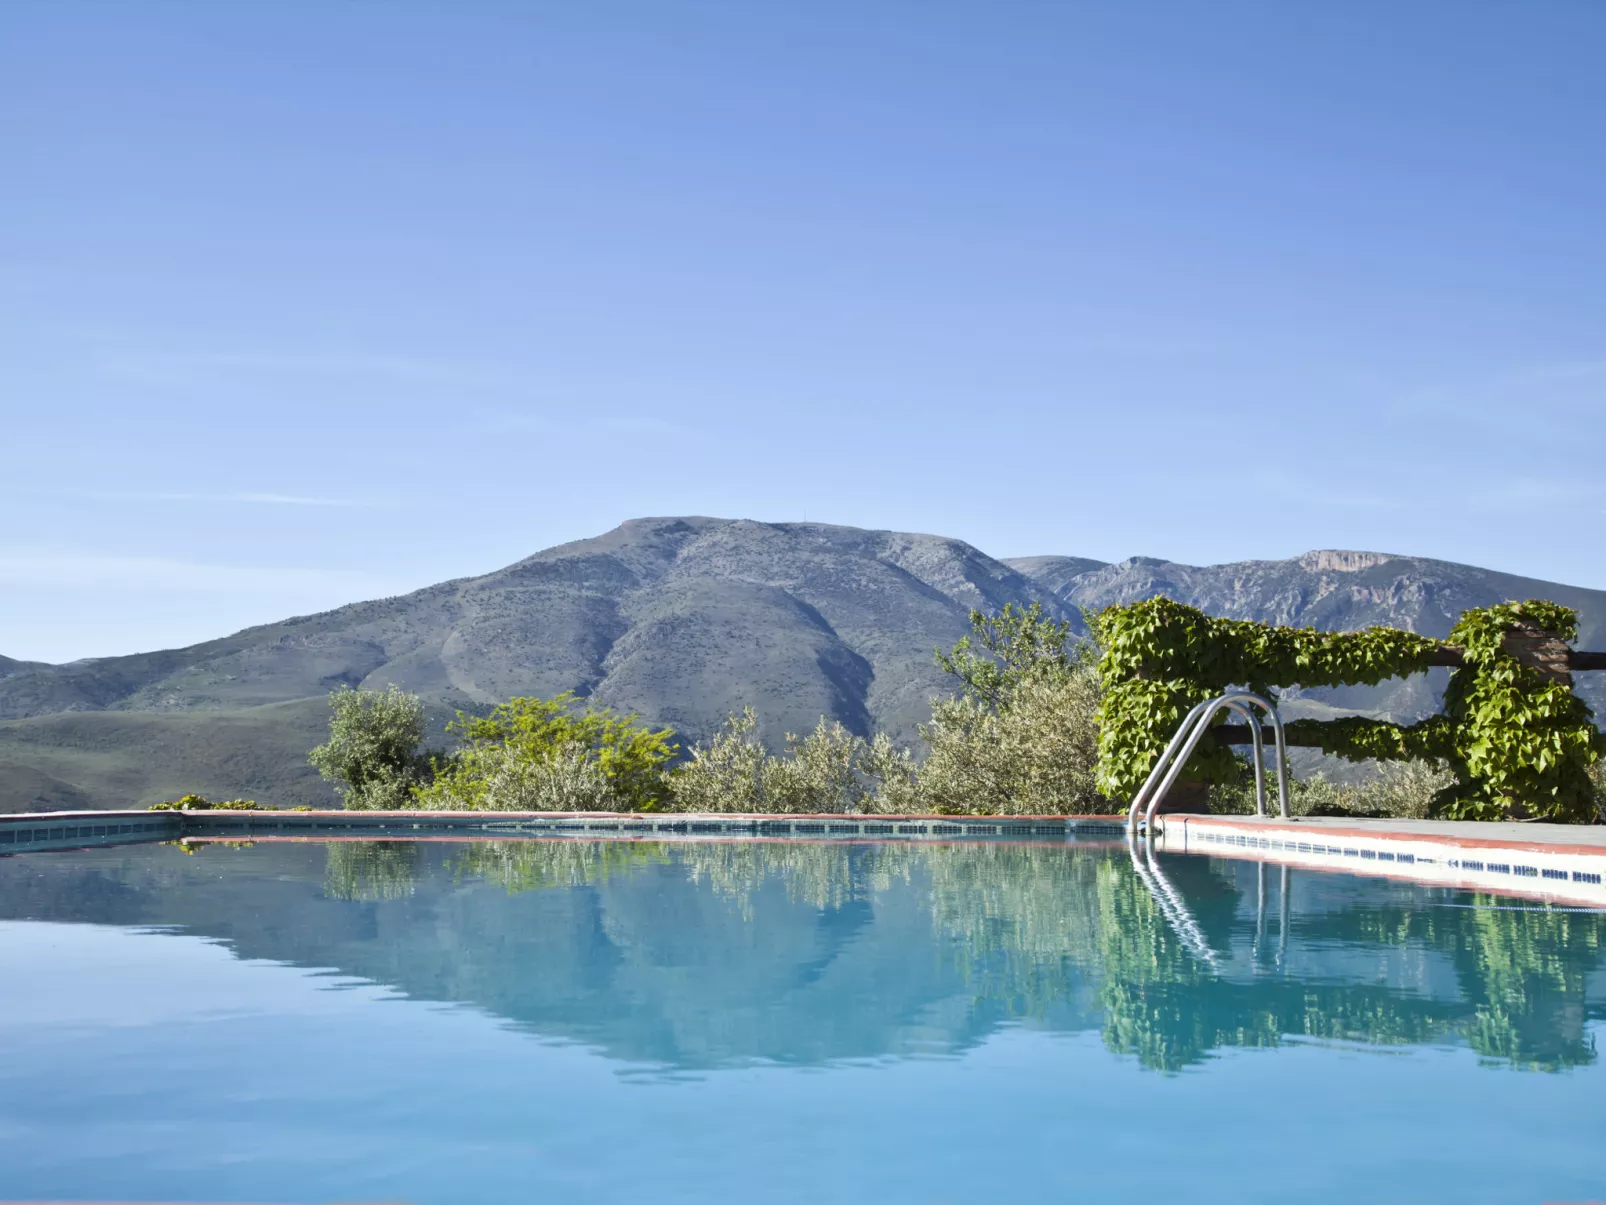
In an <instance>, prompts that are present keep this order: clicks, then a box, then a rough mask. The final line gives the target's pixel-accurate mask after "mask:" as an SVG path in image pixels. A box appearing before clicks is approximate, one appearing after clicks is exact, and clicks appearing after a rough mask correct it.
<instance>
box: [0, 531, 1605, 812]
mask: <svg viewBox="0 0 1606 1205" xmlns="http://www.w3.org/2000/svg"><path fill="white" fill-rule="evenodd" d="M1156 594H1166V595H1169V596H1170V597H1172V598H1175V599H1178V600H1179V601H1182V602H1186V603H1190V604H1192V605H1195V606H1199V607H1201V608H1203V609H1204V610H1206V611H1209V612H1211V613H1212V614H1218V615H1224V616H1230V617H1233V618H1242V619H1255V620H1261V621H1266V622H1272V623H1284V624H1299V625H1313V626H1316V627H1320V628H1324V629H1333V630H1342V629H1351V628H1356V627H1363V626H1366V625H1368V624H1375V623H1383V624H1392V625H1395V626H1399V627H1405V628H1409V629H1412V630H1414V631H1418V632H1422V633H1424V634H1426V635H1430V636H1443V635H1445V634H1447V633H1448V631H1449V629H1450V626H1451V625H1452V624H1453V623H1454V621H1455V618H1456V617H1457V616H1458V615H1459V614H1460V613H1461V611H1462V610H1464V609H1465V608H1467V607H1474V606H1487V605H1489V604H1491V603H1495V602H1500V601H1504V600H1506V599H1513V598H1518V599H1520V598H1550V599H1554V600H1555V601H1557V602H1561V603H1564V604H1566V605H1568V606H1571V607H1575V608H1577V609H1578V611H1579V613H1580V629H1581V630H1580V638H1579V645H1580V647H1587V648H1600V647H1606V592H1603V591H1597V590H1587V589H1582V588H1579V587H1572V586H1565V585H1560V584H1557V583H1552V582H1541V581H1535V580H1533V579H1528V578H1521V577H1515V576H1512V575H1509V574H1501V573H1496V572H1493V571H1490V570H1485V569H1478V568H1474V567H1471V566H1466V565H1457V564H1451V563H1448V562H1443V561H1434V560H1429V559H1426V558H1420V557H1409V556H1393V555H1387V554H1381V553H1370V552H1345V551H1317V552H1310V553H1306V554H1305V555H1304V556H1301V557H1298V558H1295V559H1291V560H1280V561H1245V562H1239V563H1235V564H1228V565H1214V566H1204V567H1199V566H1190V565H1180V564H1175V563H1172V562H1169V561H1164V560H1158V559H1155V558H1151V557H1133V558H1130V559H1128V560H1125V561H1121V562H1119V563H1117V564H1108V563H1105V562H1101V561H1095V560H1089V559H1086V558H1081V557H1072V556H1037V557H1022V558H1006V559H1002V560H1000V559H995V558H993V557H990V556H988V555H986V554H985V553H983V552H981V551H979V550H978V549H976V548H974V547H972V546H971V545H969V544H966V543H964V542H963V541H960V540H954V539H948V538H944V537H940V536H931V535H917V534H907V533H900V532H888V531H867V530H862V529H859V528H852V527H838V526H829V525H825V524H817V523H759V522H753V521H750V520H728V519H711V518H702V517H683V518H649V519H635V520H631V521H629V522H627V523H624V524H622V525H621V526H619V527H617V528H615V529H614V530H613V531H610V532H607V533H605V534H603V535H601V536H598V537H596V538H594V539H589V540H581V541H578V542H575V543H571V544H563V545H559V546H558V547H556V548H550V549H547V550H546V551H544V552H538V553H536V554H535V555H534V556H531V557H529V558H527V559H525V560H522V561H519V562H518V563H517V564H514V565H510V566H508V567H507V568H505V569H500V570H497V571H496V572H494V573H490V574H487V575H485V576H483V577H474V578H463V579H459V580H457V581H450V582H443V583H441V584H439V585H435V586H430V587H427V588H425V589H423V590H418V591H415V592H414V593H411V594H406V595H401V596H398V597H395V598H386V599H379V600H375V601H371V602H360V603H354V604H352V605H350V606H346V607H341V608H339V609H337V610H333V611H327V612H324V613H322V614H317V615H308V616H299V617H296V618H292V619H286V620H283V621H281V622H278V623H273V624H266V625H264V626H261V627H255V628H248V629H246V630H245V631H242V632H237V633H235V634H234V635H232V636H226V637H224V638H222V639H219V640H212V641H207V642H205V643H202V644H197V645H192V646H190V647H188V648H183V649H168V650H162V651H159V652H153V653H141V654H135V655H132V656H126V657H101V658H93V659H89V660H84V661H76V662H71V663H69V664H65V665H47V664H42V663H39V662H26V661H16V660H13V659H10V658H6V657H0V811H22V810H34V809H55V808H73V807H117V806H130V805H142V804H146V803H150V802H154V801H156V800H159V799H164V798H172V797H174V796H176V795H178V794H182V793H184V792H186V791H199V792H201V793H203V794H207V795H210V796H213V797H234V796H245V797H250V798H257V799H260V800H262V801H263V802H272V803H275V804H279V805H289V804H298V803H307V804H324V805H327V804H330V803H332V802H333V801H334V795H333V792H332V790H331V789H330V788H329V787H328V786H327V785H326V784H324V783H323V782H321V781H320V780H319V779H318V778H317V776H316V775H315V774H314V772H313V771H312V770H311V769H310V767H308V766H307V764H306V752H307V750H308V749H309V748H311V747H312V746H313V745H314V744H317V743H318V742H319V741H320V740H321V739H322V737H323V733H324V730H325V726H326V724H327V719H328V707H327V702H326V700H327V696H328V693H329V692H330V691H331V690H333V689H335V688H336V687H339V686H341V685H349V686H358V687H365V688H383V687H385V686H387V685H390V684H392V683H394V684H396V685H398V686H401V687H403V688H405V689H407V690H411V691H416V692H418V693H419V694H420V695H422V696H423V697H424V698H425V700H426V702H427V704H428V707H429V710H430V715H431V722H432V725H433V726H434V727H435V728H436V729H437V730H438V729H439V728H440V727H441V726H442V725H443V724H444V722H445V720H446V719H447V718H449V717H450V715H451V713H452V712H453V711H454V710H457V709H464V710H483V709H485V708H487V707H489V706H491V705H493V704H495V703H498V702H501V701H503V700H505V699H507V698H509V697H511V696H514V695H542V696H549V695H553V694H557V693H558V692H560V691H564V690H572V691H575V692H576V693H577V694H580V695H582V696H585V697H587V698H590V699H592V700H594V701H595V702H597V703H599V704H602V705H606V706H610V707H613V708H616V709H619V710H623V711H633V712H636V713H638V714H639V715H641V716H642V717H643V718H644V719H646V720H649V721H651V722H653V723H655V724H665V725H669V726H671V727H673V728H674V729H675V730H676V731H677V732H678V733H679V734H680V739H681V740H682V743H687V742H690V741H695V740H698V739H702V738H704V737H706V736H707V735H709V734H710V733H711V732H712V731H713V730H714V729H716V728H717V727H718V725H719V723H720V722H721V720H722V719H723V718H724V717H725V716H726V715H727V714H729V713H730V712H732V711H736V710H740V709H741V708H742V707H744V706H749V705H750V706H752V707H753V708H754V710H755V711H756V712H757V713H758V715H759V717H760V719H761V730H762V732H763V734H764V737H765V739H766V740H767V741H768V742H769V743H771V744H772V745H778V744H780V743H781V742H782V741H784V737H785V734H786V733H789V732H795V733H802V732H806V731H808V730H809V729H811V728H813V726H814V725H815V723H816V722H817V721H818V720H819V718H820V717H821V716H822V715H823V716H828V717H830V718H832V719H836V720H840V721H841V722H842V723H843V724H844V725H846V726H847V727H848V728H850V729H852V730H853V731H856V732H859V733H868V732H870V731H871V730H873V729H884V730H887V731H889V732H891V733H892V734H893V735H894V736H895V737H897V738H899V739H900V740H904V741H909V742H913V741H915V740H916V739H917V732H916V729H917V726H918V724H919V723H920V722H921V721H922V720H924V719H925V718H926V716H927V714H928V712H929V707H930V701H931V699H932V698H933V697H934V696H938V695H942V694H945V693H947V692H948V691H949V690H950V688H951V687H950V683H949V682H948V681H946V680H945V679H944V676H943V675H942V673H941V672H940V671H939V670H938V669H937V667H936V664H935V662H934V659H933V656H932V651H933V649H935V648H947V647H949V646H951V645H952V644H953V643H954V641H956V640H957V639H959V637H960V636H962V635H963V634H964V633H965V632H966V631H967V630H968V626H969V625H968V616H969V613H970V611H971V609H972V608H979V609H981V610H984V611H992V610H997V609H999V608H1001V607H1002V606H1003V605H1004V604H1005V603H1015V604H1017V605H1029V604H1030V603H1033V602H1038V603H1041V604H1042V605H1043V608H1044V610H1045V611H1046V612H1047V613H1048V614H1050V615H1052V616H1054V617H1056V618H1061V619H1065V620H1068V621H1070V622H1071V623H1072V624H1073V625H1074V626H1075V627H1076V628H1077V629H1078V630H1081V629H1082V626H1083V625H1082V618H1081V614H1082V610H1084V609H1087V610H1096V609H1098V608H1101V607H1104V606H1107V605H1109V604H1111V603H1117V602H1131V601H1134V600H1137V599H1141V598H1147V597H1151V596H1153V595H1156ZM1444 672H1445V671H1437V672H1436V674H1430V675H1424V676H1423V677H1420V678H1416V679H1411V680H1407V681H1402V682H1394V683H1385V684H1384V685H1383V686H1380V687H1377V688H1364V689H1363V688H1349V689H1341V690H1329V691H1311V692H1309V693H1308V694H1306V695H1302V696H1300V697H1299V698H1298V699H1297V701H1296V703H1297V706H1300V707H1303V708H1304V709H1305V710H1306V711H1307V712H1315V713H1317V714H1322V713H1328V712H1330V711H1331V710H1332V709H1334V708H1338V709H1344V710H1365V711H1370V712H1376V713H1387V714H1392V715H1396V716H1401V717H1403V718H1414V717H1416V716H1419V715H1422V714H1427V713H1429V712H1431V711H1432V710H1433V709H1434V708H1435V707H1436V706H1437V700H1436V694H1437V691H1438V690H1439V689H1442V682H1443V674H1444ZM1597 677H1606V675H1584V676H1582V677H1581V678H1580V679H1579V688H1580V693H1582V694H1584V695H1585V697H1586V698H1589V699H1590V701H1591V702H1592V704H1593V705H1594V706H1595V707H1596V709H1597V712H1598V711H1599V710H1600V708H1601V707H1602V705H1603V704H1606V689H1603V688H1606V683H1596V682H1593V681H1591V679H1592V678H1597Z"/></svg>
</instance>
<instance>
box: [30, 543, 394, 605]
mask: <svg viewBox="0 0 1606 1205" xmlns="http://www.w3.org/2000/svg"><path fill="white" fill-rule="evenodd" d="M0 586H13V587H23V588H32V589H58V590H59V589H83V590H101V589H104V590H133V591H139V592H141V593H150V592H156V593H179V592H183V593H195V592H201V593H218V594H227V593H236V592H239V591H254V592H262V593H267V594H272V595H275V596H284V595H288V594H308V593H315V594H320V595H328V596H329V597H330V598H332V599H336V600H339V601H354V600H356V599H359V598H374V597H381V596H384V595H386V594H390V593H394V592H395V591H394V589H392V588H390V584H389V583H385V582H381V581H379V580H378V579H377V578H375V577H373V576H371V575H369V574H366V573H362V572H359V571H356V570H349V569H324V568H312V567H306V566H296V565H229V564H213V563H208V562H202V561H185V560H178V559H174V558H168V557H146V556H119V555H115V554H103V553H92V552H57V551H50V550H43V549H33V548H10V549H6V548H0Z"/></svg>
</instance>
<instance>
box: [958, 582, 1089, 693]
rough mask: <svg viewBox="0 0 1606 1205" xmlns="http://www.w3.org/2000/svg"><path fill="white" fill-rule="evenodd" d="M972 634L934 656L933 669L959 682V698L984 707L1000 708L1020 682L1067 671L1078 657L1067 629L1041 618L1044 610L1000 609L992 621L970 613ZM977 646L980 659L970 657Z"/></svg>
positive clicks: (1038, 607)
mask: <svg viewBox="0 0 1606 1205" xmlns="http://www.w3.org/2000/svg"><path fill="white" fill-rule="evenodd" d="M970 627H971V634H970V635H969V636H965V637H962V638H961V639H960V641H959V643H958V644H956V645H954V647H953V649H952V651H950V652H947V653H944V652H942V651H941V650H940V649H939V650H938V651H937V664H938V665H939V666H940V667H941V668H942V669H943V670H944V671H946V672H947V673H950V674H953V675H954V677H956V678H958V679H959V681H960V689H961V693H962V694H963V695H964V696H965V697H966V698H969V699H971V700H973V701H974V702H976V703H978V704H980V705H981V706H983V707H988V708H993V709H997V708H1000V707H1003V706H1005V705H1006V704H1007V703H1008V701H1009V696H1010V695H1011V693H1013V691H1014V689H1015V687H1016V686H1018V685H1019V684H1020V683H1021V682H1022V681H1023V680H1024V679H1026V678H1028V677H1031V676H1034V675H1036V674H1040V673H1043V672H1044V671H1052V670H1054V669H1061V670H1063V669H1068V668H1069V667H1070V665H1071V663H1072V662H1073V661H1074V660H1075V659H1076V657H1077V652H1076V648H1075V646H1074V645H1072V643H1071V639H1072V637H1071V625H1070V624H1069V623H1063V622H1056V621H1055V620H1052V619H1044V618H1043V605H1042V604H1041V603H1033V604H1032V605H1031V606H1029V607H1027V608H1026V609H1025V610H1021V609H1019V608H1017V607H1016V606H1015V605H1014V604H1013V603H1005V604H1004V609H1003V610H1002V611H1000V612H999V613H998V614H996V615H985V614H983V613H982V612H980V611H974V610H973V611H971V613H970ZM976 644H980V646H981V648H982V649H983V650H984V652H983V653H982V654H978V653H977V652H976V651H975V645H976Z"/></svg>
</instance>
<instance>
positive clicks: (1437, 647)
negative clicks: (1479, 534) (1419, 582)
mask: <svg viewBox="0 0 1606 1205" xmlns="http://www.w3.org/2000/svg"><path fill="white" fill-rule="evenodd" d="M1092 625H1093V628H1094V632H1095V634H1096V636H1097V637H1098V639H1099V641H1100V643H1101V644H1102V645H1103V648H1104V655H1103V657H1102V659H1101V660H1100V662H1099V672H1100V674H1101V675H1102V677H1103V680H1104V683H1105V687H1106V691H1105V696H1104V701H1103V704H1102V705H1101V707H1100V709H1099V717H1098V718H1099V789H1100V790H1101V791H1103V792H1104V793H1105V794H1106V795H1107V796H1109V797H1110V798H1117V799H1130V798H1131V797H1132V796H1133V795H1134V794H1136V792H1137V791H1138V789H1139V788H1140V787H1141V786H1142V784H1143V780H1144V779H1145V778H1146V777H1147V776H1148V773H1149V770H1150V768H1151V767H1152V766H1153V764H1154V762H1155V760H1156V759H1157V758H1158V757H1159V755H1160V753H1161V751H1162V750H1163V749H1164V748H1165V746H1166V743H1167V742H1168V741H1169V740H1170V738H1171V736H1172V734H1173V733H1174V732H1175V731H1176V730H1177V726H1178V725H1179V724H1181V722H1182V719H1183V717H1184V716H1186V715H1187V713H1188V712H1189V711H1190V710H1191V709H1192V708H1193V707H1194V705H1195V704H1198V703H1201V702H1203V701H1204V700H1205V699H1208V698H1211V697H1213V696H1215V695H1219V694H1221V693H1222V692H1223V691H1224V690H1226V689H1227V688H1228V687H1232V686H1240V687H1247V688H1248V689H1250V690H1253V691H1255V692H1256V693H1258V694H1268V693H1269V692H1270V691H1271V690H1272V689H1273V688H1274V687H1277V686H1292V685H1295V684H1299V685H1302V686H1345V685H1348V686H1354V685H1368V686H1371V685H1376V684H1377V683H1379V682H1383V681H1386V680H1387V679H1389V678H1395V677H1403V676H1405V675H1408V674H1415V673H1421V672H1422V671H1423V670H1425V669H1427V668H1428V667H1429V665H1430V664H1432V662H1433V660H1434V656H1435V654H1437V653H1439V652H1440V651H1441V650H1443V649H1444V648H1445V647H1446V646H1451V647H1455V648H1457V649H1459V650H1460V651H1461V653H1462V657H1463V661H1464V665H1463V667H1462V668H1460V669H1457V670H1456V671H1455V672H1454V673H1453V674H1452V675H1451V677H1450V685H1449V688H1448V689H1447V690H1446V692H1445V708H1444V711H1443V713H1442V714H1440V715H1437V716H1432V717H1430V718H1428V719H1426V720H1423V721H1421V722H1419V723H1416V724H1410V725H1400V724H1393V723H1389V722H1388V721H1385V720H1371V719H1366V718H1364V717H1349V718H1345V719H1340V720H1328V721H1315V720H1300V721H1295V722H1293V723H1291V724H1289V726H1288V728H1289V738H1290V740H1293V741H1295V742H1297V743H1300V744H1312V745H1317V746H1319V747H1320V748H1321V749H1322V750H1323V752H1326V753H1332V754H1337V755H1338V756H1340V757H1345V758H1350V759H1354V760H1360V759H1364V758H1383V759H1403V760H1415V759H1440V760H1444V761H1446V762H1448V763H1449V765H1450V767H1451V769H1452V770H1454V771H1455V774H1456V783H1455V785H1454V786H1453V787H1450V788H1448V789H1447V790H1446V791H1444V792H1441V794H1440V797H1439V798H1438V799H1436V800H1435V805H1434V806H1435V812H1436V814H1438V815H1442V816H1445V817H1448V818H1457V819H1482V820H1493V819H1505V818H1508V817H1513V816H1517V817H1533V818H1540V817H1542V818H1545V819H1551V820H1565V821H1576V822H1582V821H1587V820H1589V819H1590V818H1591V817H1592V815H1593V805H1592V803H1591V798H1592V796H1591V789H1590V782H1589V767H1590V765H1591V764H1592V763H1593V762H1594V761H1595V760H1596V759H1597V758H1599V757H1600V756H1601V755H1602V753H1603V752H1606V738H1603V737H1602V736H1601V734H1600V733H1599V732H1597V731H1596V729H1595V727H1594V724H1593V722H1592V716H1591V714H1590V711H1589V708H1588V706H1587V705H1586V704H1585V703H1584V702H1583V701H1582V700H1581V699H1579V698H1578V697H1577V696H1576V695H1574V694H1573V693H1572V691H1571V690H1570V689H1569V688H1568V686H1567V684H1566V683H1565V682H1562V681H1555V680H1552V679H1549V678H1546V677H1545V676H1544V675H1543V674H1542V673H1540V672H1539V671H1538V670H1535V669H1532V668H1529V667H1527V666H1524V665H1522V664H1521V663H1520V662H1519V661H1518V660H1517V658H1516V657H1515V656H1514V655H1512V654H1511V652H1510V651H1509V650H1508V649H1507V647H1506V637H1507V635H1508V634H1510V633H1512V632H1513V631H1518V630H1520V631H1524V632H1526V633H1529V634H1535V633H1538V634H1545V635H1551V636H1558V637H1560V638H1561V639H1562V640H1572V639H1574V638H1575V637H1576V635H1577V615H1576V613H1575V612H1573V611H1570V610H1568V609H1567V608H1566V607H1562V606H1558V605H1557V604H1555V603H1550V602H1542V601H1532V602H1526V603H1504V604H1501V605H1500V606H1496V607H1486V608H1482V609H1478V610H1470V611H1467V612H1466V613H1465V614H1464V615H1463V616H1462V617H1461V620H1460V622H1458V623H1457V624H1456V626H1455V628H1454V629H1453V630H1452V631H1451V633H1450V638H1449V639H1448V640H1447V641H1438V640H1432V639H1430V638H1428V637H1426V636H1419V635H1417V634H1416V633H1414V632H1407V631H1403V630H1401V629H1399V628H1387V627H1373V628H1365V629H1363V630H1361V631H1358V632H1321V631H1317V630H1316V629H1315V628H1288V627H1275V626H1272V625H1269V624H1260V623H1252V622H1248V621H1245V620H1235V619H1217V618H1215V617H1213V616H1209V615H1206V614H1205V613H1204V612H1202V611H1200V610H1198V609H1196V608H1194V607H1188V606H1184V605H1183V604H1181V603H1178V602H1174V601H1173V600H1171V599H1169V598H1152V599H1148V600H1146V601H1144V602H1139V603H1133V604H1130V605H1127V606H1113V607H1109V608H1106V609H1105V610H1104V611H1102V612H1101V613H1099V614H1098V615H1097V616H1094V617H1093V619H1092ZM1225 719H1226V717H1225V716H1221V717H1220V720H1221V721H1224V720H1225ZM1185 773H1186V774H1187V775H1188V776H1189V777H1192V778H1201V779H1204V780H1206V781H1209V782H1230V781H1232V780H1234V779H1235V778H1237V777H1238V775H1239V774H1240V773H1241V764H1240V763H1239V761H1238V759H1237V758H1236V757H1234V755H1233V753H1232V751H1231V750H1229V749H1227V748H1224V747H1222V746H1220V745H1218V744H1216V743H1215V742H1213V741H1211V742H1205V743H1204V744H1202V745H1201V746H1200V747H1199V749H1198V750H1197V751H1196V752H1195V753H1194V755H1193V757H1192V758H1190V759H1189V762H1188V766H1187V767H1186V770H1185Z"/></svg>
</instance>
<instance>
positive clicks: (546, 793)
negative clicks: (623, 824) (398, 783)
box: [418, 691, 679, 812]
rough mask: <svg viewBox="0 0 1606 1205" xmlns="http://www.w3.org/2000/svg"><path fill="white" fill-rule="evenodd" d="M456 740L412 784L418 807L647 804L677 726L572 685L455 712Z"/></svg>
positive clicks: (653, 801) (650, 807)
mask: <svg viewBox="0 0 1606 1205" xmlns="http://www.w3.org/2000/svg"><path fill="white" fill-rule="evenodd" d="M446 730H447V732H450V733H454V734H456V735H458V736H460V737H461V738H462V740H463V747H462V749H461V750H459V752H458V753H457V754H456V755H455V756H453V757H452V758H451V760H450V761H449V762H446V763H444V764H442V765H440V766H439V767H438V772H437V774H436V777H435V781H434V782H433V783H431V784H430V785H429V786H428V787H425V788H423V789H421V790H420V791H419V792H418V801H419V804H420V805H421V806H423V807H428V808H438V809H451V808H463V809H466V810H470V811H476V810H481V809H485V810H491V811H627V812H638V811H654V810H656V809H658V808H659V807H661V806H663V803H664V801H665V799H666V795H667V790H666V787H665V785H664V771H665V769H666V768H667V766H668V765H669V763H670V762H671V761H673V760H674V758H675V756H676V754H677V753H678V752H679V749H678V747H677V746H676V745H674V744H673V743H672V738H673V737H674V735H675V734H674V732H673V730H671V729H668V728H663V729H659V730H657V731H654V730H652V729H650V728H648V727H647V726H646V725H645V724H642V723H640V722H639V720H638V719H637V717H636V716H635V715H633V714H632V715H624V716H621V715H616V714H615V713H614V712H613V711H611V710H609V709H608V708H605V707H603V708H598V707H593V706H591V705H589V704H587V705H585V706H583V707H582V706H581V705H580V701H579V700H578V699H577V698H575V696H574V694H573V693H572V692H568V691H565V692H564V693H563V694H561V695H558V696H557V697H555V698H551V699H533V698H517V699H509V700H508V701H507V702H506V703H503V704H501V705H500V706H499V707H497V708H496V709H495V710H494V711H492V712H491V714H490V715H487V716H470V715H465V714H464V713H463V712H458V713H457V719H456V720H454V721H453V722H452V723H450V724H448V725H447V727H446Z"/></svg>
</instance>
